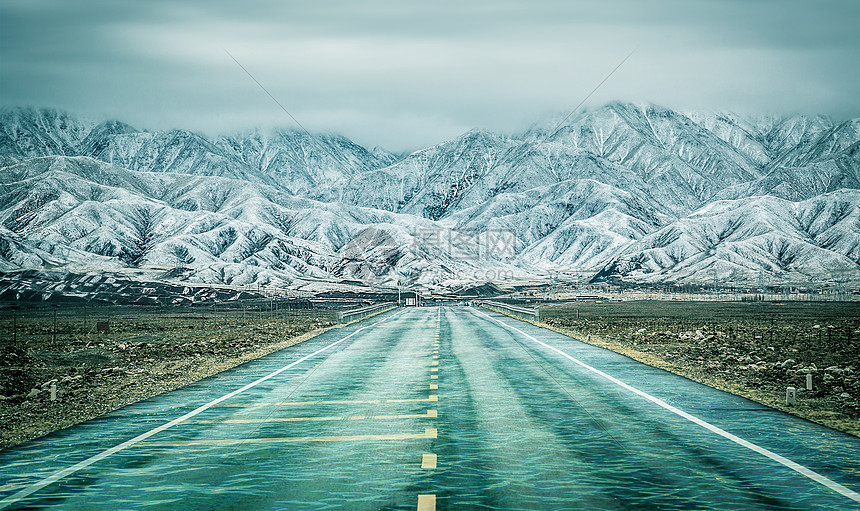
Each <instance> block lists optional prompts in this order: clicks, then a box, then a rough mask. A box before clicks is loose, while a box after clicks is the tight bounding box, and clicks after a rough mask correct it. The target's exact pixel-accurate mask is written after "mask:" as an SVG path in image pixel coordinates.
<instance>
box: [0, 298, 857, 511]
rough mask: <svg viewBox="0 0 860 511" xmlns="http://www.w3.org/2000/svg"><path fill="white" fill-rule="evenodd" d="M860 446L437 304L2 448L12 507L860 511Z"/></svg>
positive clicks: (559, 339) (546, 336) (507, 321)
mask: <svg viewBox="0 0 860 511" xmlns="http://www.w3.org/2000/svg"><path fill="white" fill-rule="evenodd" d="M634 390H635V391H634ZM637 391H638V392H637ZM660 403H664V404H665V405H666V406H663V404H660ZM679 412H681V413H679ZM684 414H687V415H689V416H690V417H694V418H696V419H698V420H699V421H700V422H696V421H692V420H691V419H690V417H687V416H685V415H684ZM706 425H710V426H712V427H710V428H709V427H707V426H706ZM718 431H721V432H725V433H726V434H727V435H730V436H727V435H723V434H720V433H719V432H718ZM738 440H741V441H742V442H741V443H739V442H738ZM743 442H746V443H748V444H750V445H753V446H756V447H758V448H759V449H758V450H756V449H753V448H751V447H750V445H746V444H744V443H743ZM765 452H767V453H772V454H774V455H775V456H768V455H766V454H765ZM858 452H860V439H858V438H857V437H853V436H850V435H845V434H841V433H839V432H836V431H833V430H830V429H827V428H824V427H819V426H817V425H815V424H812V423H809V422H806V421H803V420H801V419H797V418H794V417H791V416H788V415H785V414H782V413H781V412H778V411H775V410H772V409H769V408H766V407H763V406H760V405H756V404H754V403H751V402H749V401H747V400H744V399H742V398H739V397H736V396H732V395H728V394H725V393H722V392H719V391H716V390H714V389H710V388H708V387H705V386H702V385H699V384H696V383H694V382H691V381H689V380H686V379H684V378H681V377H677V376H674V375H671V374H669V373H666V372H663V371H660V370H657V369H653V368H650V367H647V366H644V365H642V364H639V363H637V362H635V361H632V360H630V359H628V358H626V357H623V356H620V355H616V354H614V353H611V352H607V351H605V350H601V349H599V348H595V347H592V346H589V345H586V344H583V343H579V342H577V341H575V340H572V339H570V338H567V337H565V336H562V335H560V334H556V333H554V332H550V331H548V330H545V329H541V328H538V327H536V326H534V325H531V324H527V323H524V322H520V321H517V320H515V319H512V318H509V317H506V316H502V315H500V314H497V313H495V312H485V311H483V310H475V309H471V308H466V307H450V308H433V307H427V308H414V309H409V310H400V311H390V312H386V313H383V314H381V315H378V316H375V317H374V318H371V319H368V320H365V321H362V322H358V323H355V324H352V325H348V326H346V327H344V328H341V329H335V330H331V331H329V332H326V333H325V334H323V335H321V336H319V337H317V338H315V339H312V340H310V341H307V342H305V343H302V344H299V345H296V346H294V347H291V348H288V349H286V350H283V351H281V352H278V353H276V354H273V355H270V356H268V357H265V358H263V359H260V360H257V361H254V362H251V363H248V364H245V365H244V366H241V367H238V368H236V369H234V370H231V371H228V372H226V373H222V374H220V375H217V376H215V377H212V378H208V379H206V380H203V381H201V382H198V383H197V384H194V385H191V386H189V387H186V388H184V389H180V390H178V391H175V392H171V393H167V394H163V395H161V396H158V397H156V398H153V399H150V400H147V401H144V402H141V403H138V404H136V405H132V406H128V407H126V408H123V409H121V410H118V411H116V412H114V413H112V414H108V415H106V416H104V417H100V418H98V419H95V420H93V421H89V422H87V423H84V424H81V425H79V426H76V427H73V428H69V429H67V430H64V431H61V432H57V433H55V434H52V435H49V436H48V437H45V438H43V439H40V440H37V441H34V442H30V443H28V444H25V445H23V446H20V447H18V448H15V449H11V450H9V451H6V452H4V453H0V467H2V468H0V492H2V493H0V499H4V500H2V504H0V505H3V506H9V507H13V508H14V507H16V506H22V507H23V506H46V505H54V506H59V507H62V508H64V509H89V508H97V507H98V508H117V507H126V508H140V507H144V506H146V507H150V508H154V509H175V508H177V507H182V508H211V507H218V506H232V507H235V508H237V509H269V508H281V509H343V508H349V509H380V508H385V509H388V508H392V509H434V508H439V509H443V508H461V509H469V508H476V507H483V508H489V509H523V508H529V509H546V508H556V509H559V508H560V509H567V508H573V509H577V508H588V509H629V508H642V507H655V508H708V509H733V510H734V509H816V508H818V509H856V508H857V504H858V501H857V500H855V499H856V498H857V497H856V493H854V491H853V489H856V488H857V487H858V486H860V481H858V474H860V460H858V456H857V453H858ZM783 460H785V461H790V463H791V464H789V465H787V464H786V463H784V462H783ZM798 468H800V470H798ZM811 474H815V475H816V476H817V477H818V478H817V479H816V477H810V475H811Z"/></svg>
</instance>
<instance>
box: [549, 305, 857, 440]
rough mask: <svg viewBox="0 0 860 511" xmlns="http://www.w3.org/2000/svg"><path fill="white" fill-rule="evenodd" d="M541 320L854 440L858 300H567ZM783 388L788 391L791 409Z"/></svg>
mask: <svg viewBox="0 0 860 511" xmlns="http://www.w3.org/2000/svg"><path fill="white" fill-rule="evenodd" d="M542 316H543V318H544V321H545V322H546V324H547V325H548V326H550V327H552V328H554V329H557V330H559V331H562V332H564V333H568V334H571V335H573V336H575V337H577V338H578V339H582V340H586V341H587V342H590V343H592V344H595V345H598V346H602V347H606V348H609V349H612V350H614V351H617V352H619V353H623V354H625V355H627V356H630V357H631V358H634V359H637V360H640V361H643V362H645V363H648V364H650V365H653V366H657V367H661V368H664V369H667V370H669V371H672V372H674V373H677V374H680V375H683V376H686V377H688V378H691V379H693V380H696V381H700V382H702V383H705V384H708V385H711V386H713V387H717V388H721V389H724V390H727V391H730V392H733V393H736V394H740V395H743V396H746V397H748V398H751V399H753V400H755V401H758V402H761V403H764V404H767V405H769V406H772V407H775V408H779V409H781V410H784V411H787V412H789V413H793V414H796V415H799V416H802V417H805V418H808V419H810V420H813V421H816V422H819V423H822V424H825V425H828V426H830V427H833V428H836V429H840V430H842V431H845V432H848V433H852V434H854V435H860V304H858V303H827V302H818V303H815V302H799V303H798V302H787V303H743V302H731V303H727V302H722V303H720V302H612V303H574V304H565V305H555V306H548V307H546V308H543V309H542ZM807 375H812V389H811V390H807V389H806V381H807ZM787 387H795V388H796V389H797V401H796V403H795V404H793V405H786V399H785V394H786V388H787Z"/></svg>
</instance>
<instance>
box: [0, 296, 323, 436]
mask: <svg viewBox="0 0 860 511" xmlns="http://www.w3.org/2000/svg"><path fill="white" fill-rule="evenodd" d="M78 312H79V311H78ZM89 312H90V313H93V312H95V313H96V314H97V315H99V318H100V319H103V320H104V322H107V323H108V325H109V330H110V331H109V333H95V332H94V330H95V323H96V322H95V321H90V322H86V321H85V320H83V319H82V318H81V317H80V316H79V314H75V311H68V310H67V311H60V318H59V319H58V320H54V318H53V314H52V311H50V310H49V311H47V312H46V311H45V310H38V311H29V312H20V311H19V312H17V313H16V317H15V318H14V319H13V318H9V317H8V315H6V313H5V312H4V318H3V319H4V321H3V324H4V326H6V327H7V328H5V329H4V333H5V334H7V335H4V340H3V344H2V347H0V450H2V449H7V448H9V447H11V446H13V445H16V444H19V443H21V442H24V441H27V440H30V439H33V438H37V437H39V436H42V435H45V434H47V433H49V432H51V431H55V430H57V429H62V428H65V427H68V426H71V425H73V424H76V423H78V422H82V421H84V420H87V419H90V418H93V417H96V416H98V415H101V414H104V413H106V412H109V411H111V410H115V409H117V408H120V407H122V406H125V405H127V404H130V403H134V402H136V401H140V400H142V399H146V398H149V397H152V396H154V395H157V394H160V393H162V392H166V391H169V390H173V389H176V388H179V387H182V386H184V385H188V384H189V383H192V382H194V381H197V380H199V379H201V378H205V377H207V376H210V375H213V374H216V373H218V372H221V371H224V370H226V369H229V368H231V367H235V366H237V365H239V364H241V363H243V362H247V361H249V360H252V359H255V358H258V357H261V356H263V355H266V354H269V353H272V352H274V351H277V350H280V349H283V348H286V347H288V346H292V345H294V344H296V343H299V342H301V341H303V340H306V339H308V338H310V337H313V336H314V335H316V334H318V333H320V332H321V331H323V330H325V329H327V328H330V327H332V326H333V325H332V323H331V322H330V321H328V318H327V316H326V315H325V314H314V313H312V312H311V311H306V312H303V313H296V314H277V313H275V314H263V313H260V314H259V315H257V314H256V313H255V314H254V315H253V316H254V317H250V316H251V315H246V313H245V311H240V313H239V314H236V313H234V314H233V317H232V318H231V317H227V316H228V315H227V314H225V313H224V312H222V313H221V314H222V316H221V317H219V318H213V317H205V316H201V315H199V313H196V312H195V313H191V312H187V311H186V312H176V311H171V310H170V309H167V310H166V311H165V309H161V310H159V309H154V310H146V309H142V308H133V307H121V308H116V307H111V308H103V309H101V310H96V311H92V310H90V311H89ZM13 321H14V332H13V331H12V328H10V324H11V323H12V322H13ZM55 325H56V326H55ZM8 334H13V335H11V336H10V335H8ZM10 337H11V339H10ZM52 385H56V400H53V401H52V400H51V387H52Z"/></svg>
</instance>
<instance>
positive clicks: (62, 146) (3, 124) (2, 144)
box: [0, 107, 93, 159]
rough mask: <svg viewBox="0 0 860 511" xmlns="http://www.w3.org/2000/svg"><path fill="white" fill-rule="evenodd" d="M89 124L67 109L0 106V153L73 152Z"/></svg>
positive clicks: (20, 156) (22, 155)
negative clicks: (1, 107) (65, 110)
mask: <svg viewBox="0 0 860 511" xmlns="http://www.w3.org/2000/svg"><path fill="white" fill-rule="evenodd" d="M92 127H93V126H92V125H91V124H89V123H87V122H84V121H81V120H79V119H77V118H76V117H74V116H73V115H71V114H69V113H68V112H64V111H62V110H56V109H53V108H31V107H28V108H3V109H0V153H2V154H7V155H10V156H13V157H16V158H18V159H24V158H34V157H37V156H48V155H73V154H76V152H77V149H78V147H79V146H80V145H81V143H82V142H83V140H84V138H85V137H86V136H87V133H89V131H90V129H92Z"/></svg>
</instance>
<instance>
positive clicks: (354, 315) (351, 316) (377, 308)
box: [337, 302, 397, 323]
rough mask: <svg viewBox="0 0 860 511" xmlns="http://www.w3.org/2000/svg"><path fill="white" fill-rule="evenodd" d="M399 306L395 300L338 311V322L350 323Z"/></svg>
mask: <svg viewBox="0 0 860 511" xmlns="http://www.w3.org/2000/svg"><path fill="white" fill-rule="evenodd" d="M395 307H397V305H396V304H395V303H394V302H385V303H378V304H376V305H369V306H367V307H361V308H359V309H352V310H347V311H337V322H338V323H348V322H350V321H356V320H359V319H363V318H366V317H368V316H370V315H373V314H377V313H380V312H385V311H387V310H390V309H393V308H395Z"/></svg>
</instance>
